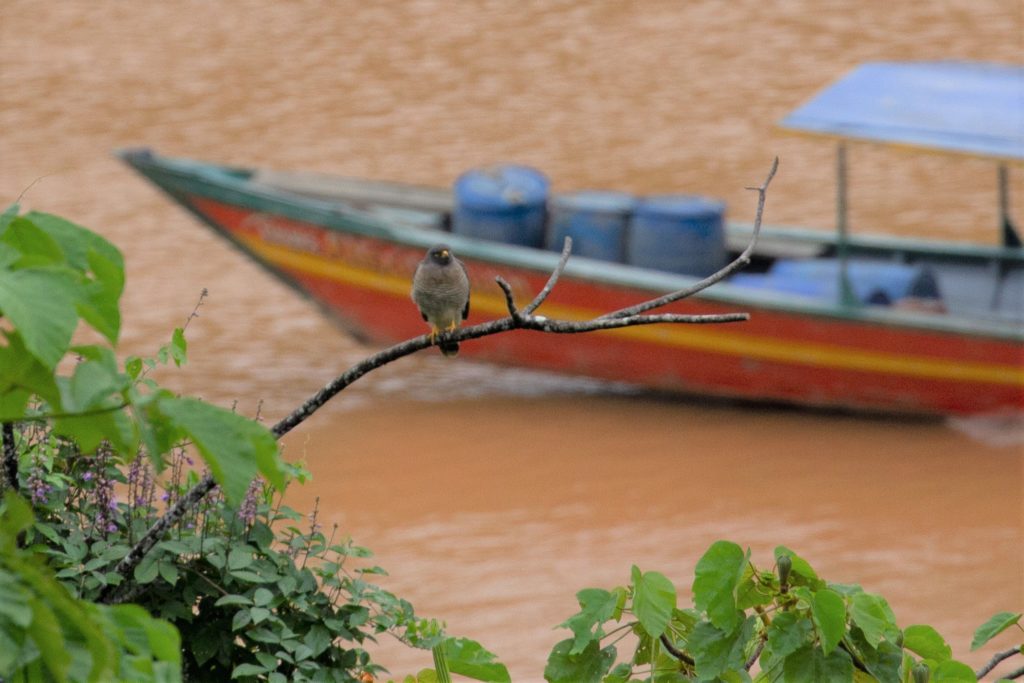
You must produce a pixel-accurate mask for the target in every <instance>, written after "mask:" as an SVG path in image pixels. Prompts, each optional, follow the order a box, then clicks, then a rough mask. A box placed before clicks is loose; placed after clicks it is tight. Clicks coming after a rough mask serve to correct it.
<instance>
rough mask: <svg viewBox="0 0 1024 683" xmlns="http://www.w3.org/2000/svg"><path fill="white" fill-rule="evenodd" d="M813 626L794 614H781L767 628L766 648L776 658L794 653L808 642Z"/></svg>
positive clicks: (808, 621)
mask: <svg viewBox="0 0 1024 683" xmlns="http://www.w3.org/2000/svg"><path fill="white" fill-rule="evenodd" d="M813 631H814V625H813V624H812V623H811V621H810V620H809V619H804V618H803V617H801V616H799V615H798V614H797V613H796V612H782V613H780V614H778V615H776V616H775V618H774V619H772V622H771V624H769V626H768V648H769V649H770V650H771V651H772V653H774V654H775V655H776V656H778V657H785V656H787V655H788V654H790V653H792V652H796V651H797V650H799V649H800V648H802V647H803V646H804V645H807V644H808V642H810V637H811V634H812V633H813Z"/></svg>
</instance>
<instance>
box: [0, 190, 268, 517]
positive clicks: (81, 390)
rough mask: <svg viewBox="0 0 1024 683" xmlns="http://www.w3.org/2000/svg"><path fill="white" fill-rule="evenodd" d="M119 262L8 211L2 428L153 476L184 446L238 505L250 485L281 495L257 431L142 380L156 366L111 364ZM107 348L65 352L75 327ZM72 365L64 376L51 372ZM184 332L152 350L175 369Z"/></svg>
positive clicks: (74, 234) (0, 220)
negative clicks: (50, 436)
mask: <svg viewBox="0 0 1024 683" xmlns="http://www.w3.org/2000/svg"><path fill="white" fill-rule="evenodd" d="M123 289H124V259H123V257H122V256H121V252H120V251H119V250H118V249H117V247H115V246H114V245H112V244H111V243H110V242H108V241H107V240H105V239H103V238H102V237H100V236H99V235H97V234H96V233H94V232H91V231H89V230H86V229H85V228H83V227H81V226H78V225H75V224H74V223H72V222H70V221H67V220H65V219H63V218H60V217H57V216H53V215H51V214H46V213H37V212H32V213H28V214H25V215H18V208H17V206H12V207H11V208H10V209H8V210H7V211H6V212H4V214H3V215H2V216H0V314H2V317H3V318H5V319H6V321H7V322H8V323H9V324H8V325H7V326H5V327H4V328H3V329H2V330H0V332H2V336H3V339H4V341H6V344H3V345H0V422H4V423H14V422H22V421H25V420H32V421H39V420H43V419H46V420H50V421H51V422H52V425H53V431H54V433H55V434H57V435H58V436H63V437H66V438H68V439H70V440H73V441H74V442H75V443H76V444H77V447H78V449H79V450H80V451H81V452H83V453H91V452H93V451H95V450H96V449H97V448H98V447H99V446H100V444H104V445H105V447H108V448H109V449H110V450H111V451H112V452H114V453H117V454H119V455H121V456H123V457H125V458H127V459H132V458H134V457H135V456H136V454H137V453H138V452H139V449H140V447H143V451H144V452H145V453H146V455H147V456H148V457H149V458H150V459H151V460H152V462H153V464H154V466H155V467H156V468H157V469H158V470H160V469H162V468H163V464H164V463H163V456H164V455H165V454H166V453H168V452H170V451H171V449H172V448H173V447H174V446H175V445H176V444H178V443H180V442H182V441H185V440H188V441H190V442H191V443H193V444H194V445H195V446H196V448H197V449H198V450H199V451H200V453H201V454H202V456H203V458H204V460H205V461H206V463H207V465H208V466H209V468H210V470H211V471H212V473H213V475H214V476H215V477H216V479H217V481H218V483H219V484H220V485H221V486H222V487H223V490H224V493H225V495H226V496H227V497H228V499H229V500H231V501H232V502H235V503H237V502H238V501H239V500H241V498H242V497H243V496H244V495H245V491H246V488H247V487H248V485H249V482H250V481H251V480H252V479H253V477H255V476H256V475H257V474H260V475H262V476H263V477H264V478H265V479H266V480H267V481H268V482H270V483H272V484H273V485H274V486H276V487H278V488H280V487H281V486H283V485H284V470H283V465H282V462H281V459H280V457H279V455H278V450H277V443H276V440H275V439H274V437H273V435H272V434H271V433H270V432H269V431H268V430H267V429H266V428H264V427H263V426H261V425H259V424H257V423H255V422H253V421H252V420H248V419H246V418H244V417H243V416H241V415H236V414H235V413H233V412H231V411H230V410H226V409H224V408H220V407H217V406H214V405H211V404H208V403H205V402H202V401H199V400H197V399H194V398H188V397H180V396H176V395H175V394H173V393H172V392H170V391H168V390H166V389H163V388H161V387H159V386H158V385H157V384H156V383H155V382H154V381H153V380H151V379H149V378H147V377H145V376H144V371H145V370H144V368H145V367H151V366H152V365H154V364H155V363H156V361H154V360H150V361H146V362H143V361H142V360H140V359H138V358H129V359H128V360H127V361H126V362H125V364H124V367H123V368H121V367H119V365H118V362H117V359H116V357H115V355H114V347H115V345H116V344H117V340H118V336H119V334H120V329H121V314H120V307H119V302H120V297H121V293H122V291H123ZM80 322H81V323H85V324H86V325H87V326H89V327H91V328H92V329H93V330H94V331H95V332H97V333H99V335H101V337H102V338H103V339H104V340H105V342H106V343H99V344H78V345H72V339H73V336H74V334H75V331H76V329H77V328H78V326H79V323H80ZM69 353H70V354H73V355H74V357H75V358H76V359H77V362H76V363H75V365H74V367H73V369H72V370H71V372H70V374H61V373H60V372H59V369H58V365H59V364H60V362H61V360H62V359H64V358H65V356H67V355H68V354H69ZM185 353H186V344H185V338H184V334H183V331H182V330H181V329H178V330H175V332H174V335H173V339H172V342H171V344H170V345H169V346H168V347H165V349H163V350H162V351H161V354H160V357H161V358H162V359H163V360H164V362H166V361H167V360H173V361H174V362H175V363H176V364H178V365H180V364H181V363H182V362H183V360H184V358H185Z"/></svg>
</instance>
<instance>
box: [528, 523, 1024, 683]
mask: <svg viewBox="0 0 1024 683" xmlns="http://www.w3.org/2000/svg"><path fill="white" fill-rule="evenodd" d="M774 554H775V567H774V571H769V570H766V569H759V568H758V567H756V566H755V565H754V564H753V563H752V562H751V560H750V551H749V550H747V551H744V550H743V549H742V548H741V547H740V546H739V545H737V544H735V543H732V542H730V541H717V542H716V543H714V544H713V545H712V546H711V547H710V548H709V549H708V551H707V552H706V553H705V554H704V556H703V557H701V559H700V561H699V562H698V563H697V566H696V569H695V572H694V579H693V583H692V586H691V590H692V594H693V602H694V607H693V608H687V609H679V608H678V607H677V605H676V595H677V591H676V587H675V586H674V585H673V584H672V582H671V581H669V580H668V579H667V578H666V577H665V576H664V575H663V574H660V573H658V572H641V571H640V569H638V568H637V567H633V570H632V577H631V582H630V583H629V584H628V585H627V586H620V587H618V588H615V589H613V590H610V591H609V590H603V589H598V588H588V589H585V590H582V591H580V592H579V593H578V594H577V599H578V600H579V603H580V612H579V613H577V614H575V615H573V616H572V617H570V618H569V619H568V620H566V621H565V622H564V623H562V624H561V626H562V627H564V628H568V629H570V630H571V631H572V633H573V637H572V638H568V639H566V640H563V641H561V642H560V643H558V644H557V645H555V647H554V649H553V650H552V652H551V656H550V657H549V659H548V665H547V668H546V669H545V672H544V674H545V678H546V679H547V680H548V681H550V682H551V683H602V682H603V683H631V682H633V681H648V682H652V683H678V682H683V681H721V682H723V683H741V682H744V681H746V682H748V683H749V682H750V681H755V682H758V683H760V682H764V683H768V682H772V683H774V682H776V681H784V682H786V683H790V682H792V683H806V682H807V681H829V682H833V681H834V682H836V683H840V682H842V681H851V682H853V681H857V682H868V681H880V682H881V683H910V682H911V681H913V682H914V683H924V682H926V681H936V682H938V681H958V682H959V681H976V680H977V678H976V677H975V673H974V671H973V670H971V668H970V667H968V666H967V665H966V664H964V663H963V662H960V661H957V660H955V659H953V657H952V650H951V648H950V646H949V645H948V644H947V643H946V641H945V640H944V639H943V638H942V636H941V635H939V633H938V632H937V631H936V630H935V629H934V628H932V627H931V626H926V625H913V626H908V627H906V628H904V629H901V628H900V627H899V626H897V624H896V619H895V616H894V615H893V612H892V610H891V609H890V608H889V604H888V603H887V602H886V600H885V599H884V598H883V597H881V596H879V595H874V594H872V593H868V592H866V591H864V590H863V589H862V588H861V587H860V586H857V585H853V584H837V583H829V582H827V581H825V580H824V579H822V578H820V577H819V576H818V575H817V573H816V572H815V571H814V569H812V568H811V566H810V564H808V563H807V562H806V561H805V560H804V559H803V558H801V557H800V556H798V555H797V554H795V553H794V552H792V551H791V550H789V549H788V548H785V547H784V546H779V547H778V548H776V549H775V553H774ZM1021 616H1022V615H1021V614H1020V613H1009V612H1005V613H1001V614H997V615H996V616H995V617H993V618H992V619H991V620H990V621H989V622H987V623H986V624H984V625H982V626H981V627H980V628H979V629H978V630H977V632H976V634H975V638H974V642H973V643H972V644H971V648H972V649H977V648H978V647H981V646H982V645H984V644H985V643H986V642H988V641H989V640H990V639H991V638H993V637H995V636H996V635H998V634H999V633H1001V632H1002V631H1004V630H1005V629H1007V628H1009V627H1011V626H1014V625H1018V626H1019V623H1020V619H1021ZM626 636H633V637H634V640H635V643H636V644H635V646H633V647H632V654H631V655H630V656H629V657H628V658H627V659H626V660H625V661H621V662H620V663H618V664H616V662H617V661H618V659H619V653H618V649H617V647H616V645H617V644H618V643H619V642H620V641H621V640H622V639H623V638H625V637H626ZM630 642H632V641H630ZM1021 647H1022V648H1024V646H1021ZM1022 652H1024V649H1022ZM755 669H756V670H757V673H755V674H753V675H752V674H751V673H750V671H752V670H755Z"/></svg>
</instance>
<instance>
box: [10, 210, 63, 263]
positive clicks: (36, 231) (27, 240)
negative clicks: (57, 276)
mask: <svg viewBox="0 0 1024 683" xmlns="http://www.w3.org/2000/svg"><path fill="white" fill-rule="evenodd" d="M0 241H2V242H3V243H4V244H6V245H8V246H10V247H12V248H13V249H14V250H16V251H17V252H18V254H19V258H18V259H17V261H16V262H15V263H14V266H13V267H14V268H15V269H17V268H24V267H27V266H32V265H34V266H43V265H61V264H63V263H64V260H65V259H64V252H63V250H61V248H60V245H59V244H58V243H57V240H55V239H53V237H51V236H50V235H49V234H48V233H47V232H45V231H44V230H43V229H41V228H40V227H38V226H37V225H36V224H35V223H33V222H32V221H29V220H26V219H25V218H23V217H20V216H19V217H17V218H15V219H14V220H12V221H11V223H10V226H9V227H8V229H7V230H6V231H4V233H3V235H2V236H0Z"/></svg>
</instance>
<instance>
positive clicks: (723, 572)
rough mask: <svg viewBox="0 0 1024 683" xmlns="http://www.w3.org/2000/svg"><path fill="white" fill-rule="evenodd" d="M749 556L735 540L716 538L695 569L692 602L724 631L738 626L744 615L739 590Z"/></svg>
mask: <svg viewBox="0 0 1024 683" xmlns="http://www.w3.org/2000/svg"><path fill="white" fill-rule="evenodd" d="M749 557H750V554H749V552H744V551H743V549H742V548H741V547H739V546H738V545H736V544H735V543H731V542H729V541H716V542H715V543H713V544H712V545H711V547H710V548H708V550H707V552H706V553H704V556H703V557H701V558H700V560H699V561H698V562H697V567H696V569H695V570H694V579H693V603H694V604H695V605H696V606H697V608H698V609H701V610H704V611H706V612H707V613H708V619H710V620H711V623H712V624H714V625H715V626H717V627H718V628H720V629H722V630H724V631H731V630H732V629H734V628H736V625H737V624H738V623H739V621H740V619H741V618H742V615H741V614H740V613H739V611H737V609H736V590H737V587H738V586H739V582H740V579H741V578H742V577H743V572H744V570H745V569H746V566H747V560H748V558H749Z"/></svg>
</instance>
